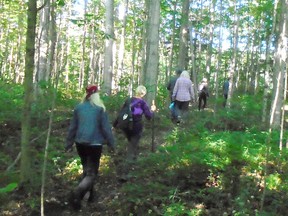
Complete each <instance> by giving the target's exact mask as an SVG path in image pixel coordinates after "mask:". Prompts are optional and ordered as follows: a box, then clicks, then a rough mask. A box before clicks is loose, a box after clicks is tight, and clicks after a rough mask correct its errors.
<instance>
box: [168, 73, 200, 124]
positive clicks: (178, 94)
mask: <svg viewBox="0 0 288 216" xmlns="http://www.w3.org/2000/svg"><path fill="white" fill-rule="evenodd" d="M172 100H173V101H174V102H175V106H176V113H177V123H180V118H181V117H182V116H181V115H183V114H184V113H186V112H187V111H188V108H189V103H190V102H192V103H193V102H194V100H195V94H194V89H193V83H192V81H191V80H190V76H189V73H188V71H186V70H184V71H183V72H182V73H181V75H180V77H179V78H178V79H177V81H176V84H175V87H174V89H173V94H172Z"/></svg>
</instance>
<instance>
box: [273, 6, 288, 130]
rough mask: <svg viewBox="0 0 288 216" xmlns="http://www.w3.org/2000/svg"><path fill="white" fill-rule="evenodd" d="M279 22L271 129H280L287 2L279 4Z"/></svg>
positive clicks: (287, 15)
mask: <svg viewBox="0 0 288 216" xmlns="http://www.w3.org/2000/svg"><path fill="white" fill-rule="evenodd" d="M278 9H279V11H280V13H279V21H278V31H277V46H276V52H275V57H274V73H273V99H272V104H271V111H270V116H271V117H270V126H271V127H272V128H273V129H280V124H281V109H282V108H283V98H284V92H286V91H285V89H284V81H285V79H286V76H285V75H286V70H287V69H286V67H287V35H288V28H287V25H288V2H287V0H280V2H279V8H278Z"/></svg>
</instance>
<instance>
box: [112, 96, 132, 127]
mask: <svg viewBox="0 0 288 216" xmlns="http://www.w3.org/2000/svg"><path fill="white" fill-rule="evenodd" d="M116 121H117V125H116V127H117V128H119V129H132V127H133V117H132V111H131V98H129V99H128V100H127V101H126V102H125V105H124V106H123V107H122V109H121V110H120V112H119V113H118V116H117V119H116Z"/></svg>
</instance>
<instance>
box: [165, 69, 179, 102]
mask: <svg viewBox="0 0 288 216" xmlns="http://www.w3.org/2000/svg"><path fill="white" fill-rule="evenodd" d="M181 73H182V70H181V69H177V70H176V71H175V76H173V77H172V78H171V79H170V81H169V82H168V85H167V90H168V91H169V95H170V100H171V102H172V94H173V89H174V86H175V83H176V81H177V79H178V78H179V76H180V74H181Z"/></svg>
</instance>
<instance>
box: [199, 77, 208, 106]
mask: <svg viewBox="0 0 288 216" xmlns="http://www.w3.org/2000/svg"><path fill="white" fill-rule="evenodd" d="M198 95H199V104H198V110H199V111H200V110H201V109H202V110H204V109H205V108H206V104H207V98H208V97H209V89H208V83H207V79H206V78H203V79H202V81H201V83H200V84H199V87H198ZM202 101H203V106H202Z"/></svg>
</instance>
